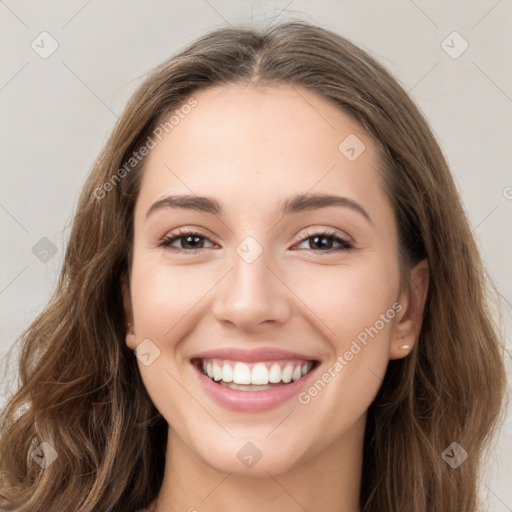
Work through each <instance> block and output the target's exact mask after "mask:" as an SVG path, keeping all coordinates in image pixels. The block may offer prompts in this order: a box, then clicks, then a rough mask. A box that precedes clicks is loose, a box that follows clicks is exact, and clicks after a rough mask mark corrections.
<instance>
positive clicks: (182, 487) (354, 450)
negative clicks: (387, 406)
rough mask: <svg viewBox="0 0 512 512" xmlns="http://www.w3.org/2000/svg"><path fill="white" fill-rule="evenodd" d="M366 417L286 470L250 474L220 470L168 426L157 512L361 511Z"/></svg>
mask: <svg viewBox="0 0 512 512" xmlns="http://www.w3.org/2000/svg"><path fill="white" fill-rule="evenodd" d="M364 424H365V418H364V417H363V418H360V421H358V422H357V423H356V424H354V425H353V426H352V428H351V430H350V431H347V432H345V433H344V435H343V437H341V438H340V439H338V440H337V441H336V442H335V443H333V444H331V445H329V446H328V447H327V448H326V449H324V450H323V451H321V452H320V453H317V454H315V455H314V456H312V457H309V458H306V457H304V458H303V460H302V461H301V462H300V463H297V464H295V465H294V466H293V467H292V468H290V469H289V470H288V471H285V472H282V473H280V474H271V473H270V472H265V474H266V476H259V477H254V476H251V475H247V474H241V473H235V472H231V473H222V472H220V471H217V470H216V469H215V468H213V467H212V466H210V465H208V464H207V463H206V462H205V461H203V460H202V459H200V458H198V457H197V455H196V454H195V453H193V452H192V451H190V449H189V448H188V447H187V446H186V445H185V444H184V443H183V442H182V441H181V439H180V438H179V437H178V436H177V435H176V433H175V431H174V430H172V429H169V437H168V443H167V455H166V466H165V474H164V481H163V484H162V488H161V490H160V493H159V496H158V502H157V503H158V506H157V507H156V512H163V511H166V512H178V511H180V512H183V511H187V512H221V511H222V512H235V511H236V512H239V511H240V510H241V509H243V510H244V512H261V510H280V511H282V512H292V511H293V512H296V511H297V510H301V509H302V510H307V511H308V512H320V511H321V512H360V510H361V509H360V504H359V492H360V486H361V468H362V450H363V438H364Z"/></svg>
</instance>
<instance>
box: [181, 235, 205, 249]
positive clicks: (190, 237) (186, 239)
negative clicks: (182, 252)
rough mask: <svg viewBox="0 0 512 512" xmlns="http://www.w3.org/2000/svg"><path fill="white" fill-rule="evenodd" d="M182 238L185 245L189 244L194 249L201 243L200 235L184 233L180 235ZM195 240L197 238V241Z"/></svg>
mask: <svg viewBox="0 0 512 512" xmlns="http://www.w3.org/2000/svg"><path fill="white" fill-rule="evenodd" d="M182 240H185V245H188V244H190V245H191V246H192V248H194V249H197V247H198V246H200V245H201V237H200V236H197V235H186V236H183V237H182ZM191 240H195V241H196V242H193V241H192V242H191ZM197 240H199V242H197Z"/></svg>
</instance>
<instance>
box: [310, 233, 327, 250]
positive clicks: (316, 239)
mask: <svg viewBox="0 0 512 512" xmlns="http://www.w3.org/2000/svg"><path fill="white" fill-rule="evenodd" d="M326 239H328V240H330V243H329V242H328V243H327V244H325V243H319V242H318V240H326ZM311 240H313V244H314V245H317V246H319V247H313V248H314V249H316V248H319V249H325V248H326V245H327V246H328V247H327V249H331V248H332V237H331V236H327V235H316V236H313V237H312V238H311ZM310 246H311V244H310Z"/></svg>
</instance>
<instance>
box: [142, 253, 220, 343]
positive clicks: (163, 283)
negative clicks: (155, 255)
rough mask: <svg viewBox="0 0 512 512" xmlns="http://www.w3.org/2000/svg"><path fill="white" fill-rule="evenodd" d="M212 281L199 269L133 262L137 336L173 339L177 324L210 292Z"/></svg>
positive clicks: (211, 277) (210, 277) (207, 273)
mask: <svg viewBox="0 0 512 512" xmlns="http://www.w3.org/2000/svg"><path fill="white" fill-rule="evenodd" d="M213 277H214V276H212V275H211V272H208V271H207V270H206V269H205V268H204V267H203V268H201V266H200V265H198V266H179V265H175V266H170V265H162V264H161V263H156V262H154V261H151V260H148V261H144V262H140V263H139V264H138V265H137V264H136V263H135V262H134V266H133V272H132V287H133V293H132V303H133V314H134V320H135V326H136V329H137V336H138V337H139V338H140V337H141V336H143V337H148V338H152V337H154V338H155V339H158V340H163V339H166V340H167V339H170V338H176V336H175V333H176V332H177V331H179V328H178V327H179V326H180V323H182V321H183V320H184V319H185V318H186V317H187V315H189V314H190V313H191V312H192V311H193V310H194V308H196V307H197V306H198V305H199V302H198V301H200V299H201V297H203V296H204V295H205V294H206V293H207V292H208V290H209V289H211V288H212V286H213V284H214V283H215V279H214V278H213ZM171 331H173V334H171Z"/></svg>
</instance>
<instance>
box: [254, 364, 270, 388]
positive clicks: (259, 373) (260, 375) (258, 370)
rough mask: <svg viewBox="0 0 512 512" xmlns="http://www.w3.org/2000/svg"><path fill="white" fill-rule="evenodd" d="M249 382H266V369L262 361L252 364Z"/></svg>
mask: <svg viewBox="0 0 512 512" xmlns="http://www.w3.org/2000/svg"><path fill="white" fill-rule="evenodd" d="M251 384H268V369H267V367H266V366H265V365H264V364H263V363H258V364H255V365H254V367H253V369H252V372H251Z"/></svg>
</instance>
